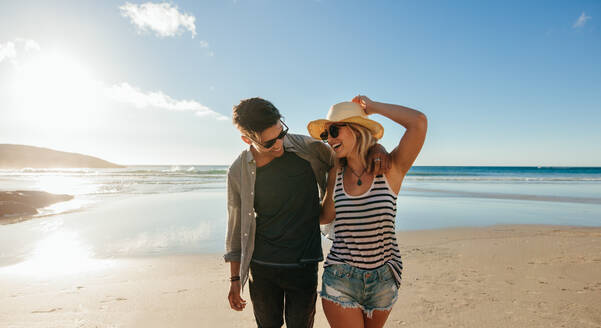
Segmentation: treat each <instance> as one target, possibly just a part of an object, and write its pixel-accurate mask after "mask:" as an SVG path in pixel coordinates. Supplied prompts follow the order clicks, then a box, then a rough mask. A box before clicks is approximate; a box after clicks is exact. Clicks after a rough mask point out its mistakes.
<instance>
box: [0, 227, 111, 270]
mask: <svg viewBox="0 0 601 328" xmlns="http://www.w3.org/2000/svg"><path fill="white" fill-rule="evenodd" d="M92 255H93V254H92V251H91V249H90V247H89V246H88V245H86V244H85V243H83V242H82V241H81V239H80V238H79V236H78V234H77V233H75V232H73V231H59V232H55V233H53V234H51V235H49V236H48V237H47V238H45V239H43V240H41V241H39V242H38V243H37V244H36V246H35V249H34V250H33V252H32V254H31V256H30V257H29V258H28V259H27V260H25V261H24V262H21V263H18V264H15V265H12V266H9V267H4V268H2V269H0V270H1V271H4V272H9V273H16V274H26V275H35V276H42V277H45V276H48V275H62V274H76V273H82V272H87V271H91V270H97V269H102V268H105V267H107V266H109V265H110V263H111V262H110V260H97V259H94V258H93V257H92Z"/></svg>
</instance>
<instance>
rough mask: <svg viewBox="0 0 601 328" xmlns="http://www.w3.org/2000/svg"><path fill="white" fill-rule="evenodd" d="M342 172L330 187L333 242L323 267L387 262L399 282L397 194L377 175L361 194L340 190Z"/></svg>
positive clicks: (363, 266)
mask: <svg viewBox="0 0 601 328" xmlns="http://www.w3.org/2000/svg"><path fill="white" fill-rule="evenodd" d="M343 177H344V171H342V170H341V171H339V172H338V174H337V177H336V186H335V187H334V208H335V210H336V219H335V220H334V243H333V244H332V248H331V249H330V253H329V254H328V257H327V258H326V261H325V263H324V267H326V266H329V265H332V264H349V265H351V266H354V267H358V268H360V269H368V270H372V269H375V268H378V267H380V266H382V265H388V266H390V268H391V269H392V272H393V273H394V278H395V280H396V282H397V285H400V283H401V272H402V269H403V262H402V260H401V253H400V252H399V246H398V245H397V240H396V234H395V227H394V222H395V217H396V200H397V194H396V193H395V192H394V191H392V189H391V188H390V186H389V184H388V181H387V180H386V177H385V176H383V175H377V176H376V177H375V178H374V181H373V183H372V185H371V187H370V188H369V190H368V191H366V192H365V193H364V194H362V195H358V196H352V195H349V194H347V193H346V191H345V190H344V179H343Z"/></svg>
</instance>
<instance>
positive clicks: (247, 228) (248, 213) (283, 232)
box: [224, 98, 387, 328]
mask: <svg viewBox="0 0 601 328" xmlns="http://www.w3.org/2000/svg"><path fill="white" fill-rule="evenodd" d="M233 121H234V124H235V125H236V127H237V128H238V129H239V130H240V132H241V134H242V136H241V138H242V141H244V142H245V143H246V144H248V145H250V147H249V149H248V150H244V151H243V152H242V153H241V154H240V156H238V158H237V159H236V160H235V161H234V163H233V164H232V165H231V166H230V168H229V170H228V178H227V189H228V190H227V194H228V199H227V203H228V228H227V235H226V254H225V255H224V259H225V261H226V262H230V272H231V277H230V281H231V284H230V291H229V294H228V299H229V302H230V306H231V308H232V309H234V310H237V311H242V310H243V309H244V307H245V306H246V301H244V300H243V299H242V298H241V296H240V294H241V292H242V289H243V287H244V285H245V284H246V282H247V280H249V279H248V278H249V271H250V275H251V278H250V282H249V289H250V297H251V300H252V303H253V312H254V315H255V319H256V321H257V325H258V326H259V327H281V326H282V325H283V317H282V316H283V314H285V319H286V326H287V327H288V328H294V327H312V326H313V319H314V317H315V301H316V298H317V265H318V263H319V262H320V261H322V260H323V253H322V249H321V237H320V229H319V209H320V199H321V198H322V197H323V194H324V193H325V184H326V173H327V172H328V170H329V169H330V167H331V166H332V165H333V160H334V157H333V154H332V151H331V149H330V147H328V146H327V145H325V144H323V143H322V142H320V141H317V140H315V139H312V138H310V137H308V136H301V135H294V134H287V132H288V127H287V126H286V125H285V124H284V122H282V121H281V115H280V112H279V111H278V109H277V108H276V107H275V106H274V105H273V104H272V103H270V102H269V101H267V100H264V99H261V98H250V99H245V100H242V101H241V102H240V104H238V105H237V106H235V107H234V109H233ZM379 147H381V146H379ZM383 154H384V156H382V153H381V152H377V154H374V155H373V156H372V157H377V158H378V160H377V161H376V162H375V163H382V166H383V167H386V165H387V164H386V163H387V161H386V159H387V155H386V153H385V152H384V153H383ZM380 158H382V160H383V161H380ZM383 162H384V163H383Z"/></svg>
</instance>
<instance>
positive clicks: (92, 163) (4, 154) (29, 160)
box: [0, 144, 123, 169]
mask: <svg viewBox="0 0 601 328" xmlns="http://www.w3.org/2000/svg"><path fill="white" fill-rule="evenodd" d="M118 167H123V166H120V165H117V164H113V163H110V162H107V161H105V160H102V159H100V158H97V157H92V156H87V155H82V154H77V153H67V152H63V151H57V150H52V149H47V148H40V147H33V146H25V145H8V144H0V169H21V168H118Z"/></svg>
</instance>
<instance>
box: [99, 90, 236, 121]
mask: <svg viewBox="0 0 601 328" xmlns="http://www.w3.org/2000/svg"><path fill="white" fill-rule="evenodd" d="M106 91H107V95H108V96H109V97H110V98H111V99H113V100H116V101H119V102H123V103H127V104H131V105H134V106H135V107H137V108H159V109H166V110H173V111H193V112H195V114H196V115H198V116H212V117H214V118H216V119H218V120H227V119H228V118H227V117H225V116H223V115H221V114H219V113H217V112H215V111H213V110H212V109H210V108H209V107H207V106H205V105H203V104H201V103H199V102H197V101H195V100H176V99H173V98H171V97H170V96H168V95H166V94H164V93H163V92H162V91H154V92H153V91H151V92H144V91H142V90H140V89H139V88H137V87H134V86H131V85H129V84H128V83H125V82H124V83H120V84H116V85H113V86H111V87H109V88H107V90H106Z"/></svg>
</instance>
